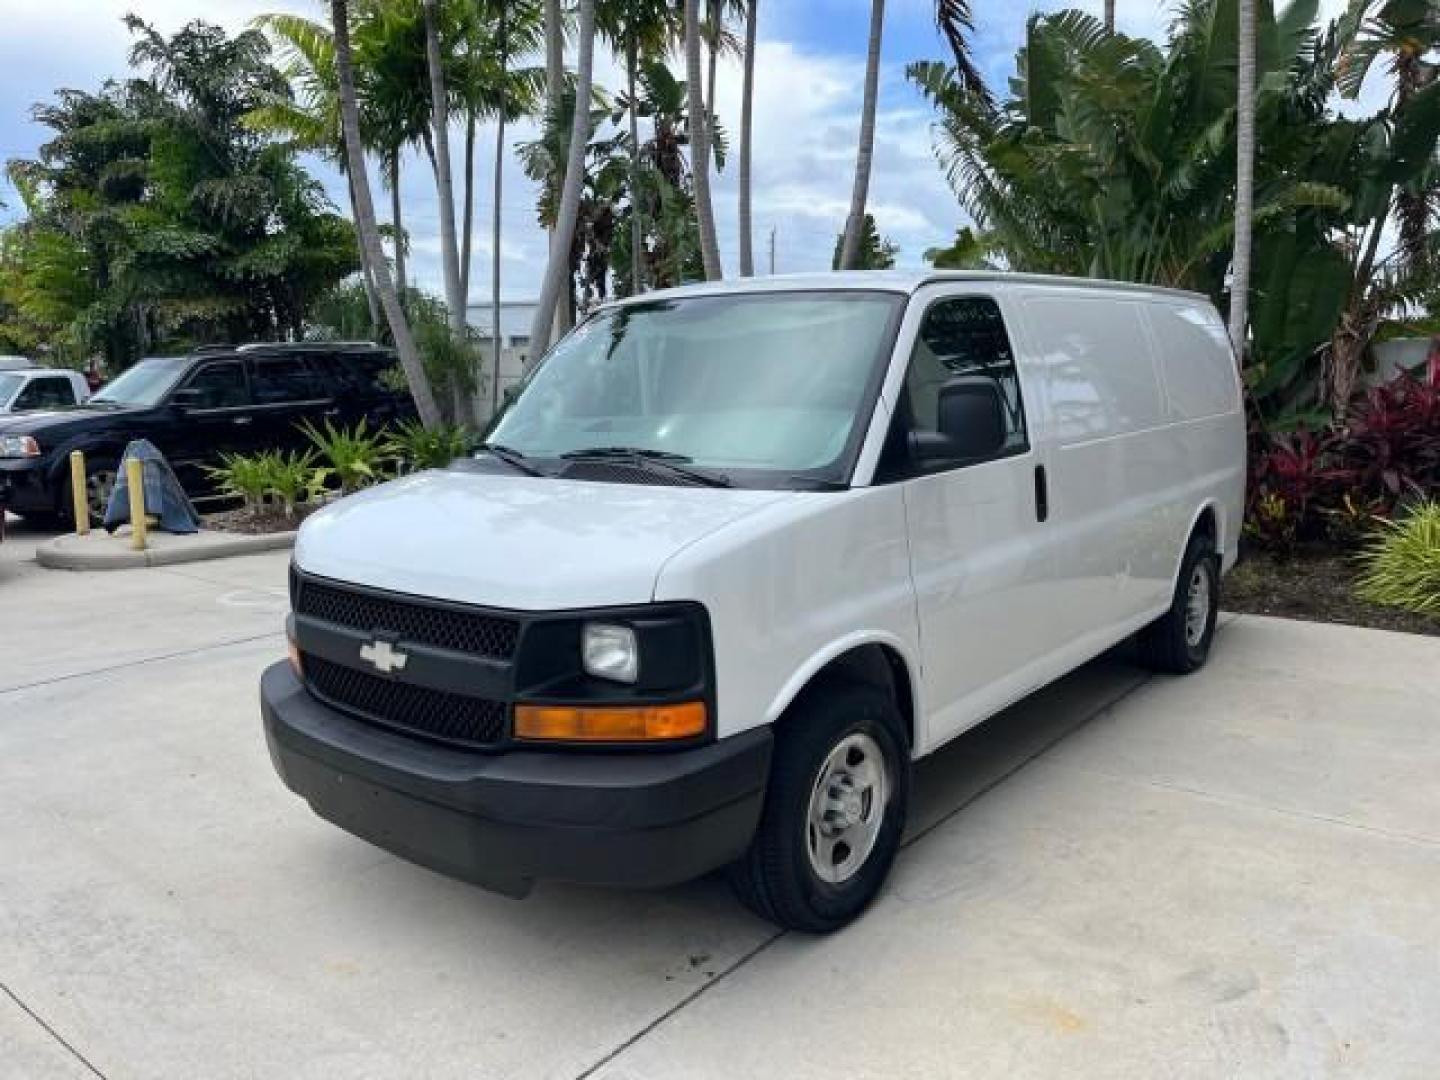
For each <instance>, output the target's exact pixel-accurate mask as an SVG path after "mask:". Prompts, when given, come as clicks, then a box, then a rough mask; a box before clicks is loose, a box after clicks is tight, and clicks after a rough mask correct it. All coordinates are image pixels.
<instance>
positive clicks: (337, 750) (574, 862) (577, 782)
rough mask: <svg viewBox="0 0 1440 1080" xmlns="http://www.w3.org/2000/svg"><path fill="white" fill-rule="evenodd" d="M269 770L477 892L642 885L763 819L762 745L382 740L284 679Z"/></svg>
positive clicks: (680, 875) (765, 770) (680, 871)
mask: <svg viewBox="0 0 1440 1080" xmlns="http://www.w3.org/2000/svg"><path fill="white" fill-rule="evenodd" d="M260 702H261V709H262V712H263V714H264V718H265V737H266V741H267V742H268V743H269V746H270V759H271V760H272V761H273V762H274V763H275V768H276V771H278V772H279V774H280V777H281V779H283V780H284V781H285V783H286V785H287V786H288V787H289V788H290V789H291V790H292V791H294V792H295V793H296V794H298V795H301V796H303V797H304V798H305V799H306V800H307V801H308V802H309V803H310V806H311V808H312V809H314V811H315V812H316V813H317V814H319V815H320V816H321V817H322V818H325V819H326V820H327V821H330V822H333V823H334V824H336V825H339V826H340V827H341V828H343V829H346V830H347V831H349V832H352V833H354V834H355V835H356V836H359V837H361V838H362V839H365V840H368V841H370V842H371V843H373V844H376V845H377V846H379V847H382V848H384V849H386V850H387V851H391V852H393V853H394V854H396V855H399V856H401V857H403V858H406V859H409V860H411V861H412V862H416V863H419V864H421V865H422V866H428V867H430V868H431V869H433V870H438V871H440V872H441V873H444V874H448V875H450V876H452V877H457V878H462V879H464V880H466V881H471V882H474V883H475V884H477V885H482V886H485V887H486V888H490V889H494V890H497V891H499V892H505V893H509V894H512V895H523V894H524V893H525V892H527V891H528V890H529V888H530V886H531V884H533V882H534V881H536V880H537V879H539V880H555V881H570V882H583V883H587V884H596V885H617V886H625V887H635V888H648V887H657V886H664V885H673V884H677V883H679V882H681V881H687V880H689V879H691V878H694V877H699V876H700V875H701V874H704V873H706V872H708V871H710V870H713V869H715V868H716V867H719V866H723V865H725V864H726V863H729V862H731V861H733V860H734V859H736V858H738V857H739V856H740V855H741V853H742V852H744V850H745V848H746V847H747V846H748V845H749V843H750V838H751V837H752V836H753V834H754V832H755V827H756V825H757V823H758V822H759V819H760V810H761V806H762V804H763V802H764V797H765V784H766V780H767V778H768V776H769V771H770V751H771V743H772V738H771V733H770V729H769V728H768V727H763V728H757V729H754V730H751V731H747V732H744V733H742V734H740V735H735V736H732V737H730V738H728V739H723V740H721V741H719V742H716V743H712V744H711V745H708V746H702V747H698V748H695V749H690V750H681V751H675V752H673V753H631V754H626V753H595V752H590V753H569V752H563V753H562V752H538V751H511V752H509V753H504V754H492V755H487V754H481V753H475V752H470V751H465V750H457V749H452V748H449V747H444V746H438V745H432V744H430V743H426V742H423V741H421V740H418V739H412V738H408V737H406V736H403V735H396V734H392V733H390V732H387V731H383V730H380V729H378V728H376V727H374V726H371V725H369V724H366V723H365V722H363V721H360V720H357V719H354V718H352V717H350V716H348V715H346V714H344V713H342V712H339V711H337V710H335V709H332V708H330V707H328V706H325V705H322V704H320V703H319V702H318V701H316V700H315V699H314V698H313V697H312V696H311V695H310V694H309V693H308V692H307V691H306V690H305V688H304V687H303V686H302V685H301V683H300V681H299V679H297V678H296V677H295V675H294V673H293V672H292V671H291V669H290V666H289V665H288V664H286V663H283V662H282V663H279V664H276V665H274V666H273V667H271V668H269V669H268V670H267V671H266V672H265V674H264V676H263V677H262V679H261V683H260Z"/></svg>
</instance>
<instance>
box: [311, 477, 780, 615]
mask: <svg viewBox="0 0 1440 1080" xmlns="http://www.w3.org/2000/svg"><path fill="white" fill-rule="evenodd" d="M793 497H794V493H793V492H786V491H752V490H741V489H732V488H708V487H661V486H651V485H636V484H606V483H597V482H591V481H578V480H552V479H547V478H542V477H529V476H522V475H519V474H516V475H514V476H506V475H490V474H486V473H476V472H463V471H451V470H435V471H430V472H423V473H419V474H417V475H415V476H411V477H407V478H405V479H403V480H396V481H393V482H392V483H389V484H383V485H381V486H379V487H376V488H371V489H370V490H368V491H364V492H361V493H360V494H358V495H352V496H351V497H349V498H347V499H344V500H342V501H340V502H338V503H336V504H335V505H334V506H331V507H327V508H326V509H325V510H323V511H321V512H320V513H318V514H316V515H314V516H313V517H311V518H310V519H309V520H307V521H306V522H305V524H304V526H303V527H302V528H301V530H300V536H299V538H298V540H297V542H296V545H295V562H296V565H297V566H298V567H299V568H300V569H301V570H303V571H305V572H306V573H309V574H317V575H319V576H321V577H327V578H333V579H335V580H339V581H347V582H352V583H354V584H357V585H368V586H371V587H374V588H379V589H389V590H393V591H395V592H401V593H409V594H412V595H416V596H429V597H435V598H437V599H444V600H453V601H457V602H459V603H466V604H476V605H480V606H485V607H500V608H511V609H514V610H519V611H556V610H563V609H566V608H582V607H605V606H611V605H623V604H642V603H648V602H649V601H650V600H651V599H652V598H653V596H654V593H655V581H656V578H657V577H658V575H659V573H660V570H661V568H662V567H663V566H664V565H665V563H666V561H668V560H669V559H670V557H671V556H673V555H674V554H675V553H676V552H677V551H680V550H681V549H682V548H684V547H686V546H688V545H689V544H692V543H694V542H695V541H697V540H699V539H700V538H702V537H704V536H707V535H709V534H710V533H713V532H715V531H716V530H718V529H722V528H724V527H725V526H726V525H728V524H730V523H731V522H733V521H737V520H739V519H740V518H742V517H745V516H747V515H748V514H752V513H754V512H756V511H758V510H760V509H761V508H763V507H765V506H769V505H770V504H772V503H775V502H778V501H780V500H782V499H786V498H793Z"/></svg>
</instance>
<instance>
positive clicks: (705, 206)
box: [685, 0, 725, 281]
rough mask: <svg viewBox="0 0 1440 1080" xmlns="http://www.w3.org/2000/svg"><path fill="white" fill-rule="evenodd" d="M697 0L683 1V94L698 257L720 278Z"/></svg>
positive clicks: (710, 274) (707, 276)
mask: <svg viewBox="0 0 1440 1080" xmlns="http://www.w3.org/2000/svg"><path fill="white" fill-rule="evenodd" d="M701 70H702V69H701V66H700V0H685V95H686V98H687V101H686V104H687V106H688V109H689V113H690V160H691V169H690V171H691V172H692V173H693V174H694V181H695V221H696V224H697V225H698V226H699V229H700V258H701V260H702V261H703V262H704V264H705V279H706V280H707V281H719V280H720V279H721V278H722V277H724V276H725V275H724V272H723V271H722V269H721V267H720V248H719V244H718V243H717V242H716V239H715V207H714V205H713V204H712V203H711V201H710V143H711V136H710V118H709V114H708V113H707V112H706V103H705V101H704V100H703V95H702V92H701V89H700V76H701Z"/></svg>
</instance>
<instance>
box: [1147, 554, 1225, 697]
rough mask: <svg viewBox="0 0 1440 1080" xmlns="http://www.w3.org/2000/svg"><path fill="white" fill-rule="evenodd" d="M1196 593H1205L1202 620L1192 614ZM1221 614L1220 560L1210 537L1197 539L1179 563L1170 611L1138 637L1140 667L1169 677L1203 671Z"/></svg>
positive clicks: (1196, 613)
mask: <svg viewBox="0 0 1440 1080" xmlns="http://www.w3.org/2000/svg"><path fill="white" fill-rule="evenodd" d="M1202 581H1203V585H1202V584H1200V583H1201V582H1202ZM1197 590H1203V593H1204V600H1203V603H1204V614H1203V617H1200V616H1199V612H1198V611H1197V612H1195V613H1192V611H1191V598H1192V596H1193V595H1195V593H1196V591H1197ZM1219 611H1220V557H1219V556H1218V555H1217V554H1216V553H1215V545H1214V544H1213V543H1212V542H1211V541H1210V539H1209V537H1206V536H1196V537H1193V538H1192V539H1191V540H1190V544H1189V546H1188V547H1186V549H1185V558H1184V559H1182V560H1181V562H1180V576H1179V578H1178V579H1177V580H1176V582H1175V596H1174V598H1173V599H1172V600H1171V602H1170V610H1169V611H1167V612H1166V613H1165V614H1164V615H1162V616H1160V618H1158V619H1156V620H1155V621H1154V622H1153V623H1151V624H1150V625H1149V626H1147V627H1145V629H1143V630H1141V631H1140V633H1139V634H1138V635H1137V636H1136V644H1137V645H1138V647H1139V652H1140V661H1141V663H1143V664H1144V665H1145V666H1146V667H1148V668H1150V669H1151V670H1153V671H1158V672H1162V673H1164V674H1168V675H1188V674H1190V672H1192V671H1195V670H1197V669H1198V668H1200V667H1203V666H1204V664H1205V661H1206V660H1207V659H1208V658H1209V656H1210V644H1211V642H1212V641H1214V639H1215V618H1216V615H1217V614H1218V613H1219Z"/></svg>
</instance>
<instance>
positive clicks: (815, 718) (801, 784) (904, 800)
mask: <svg viewBox="0 0 1440 1080" xmlns="http://www.w3.org/2000/svg"><path fill="white" fill-rule="evenodd" d="M902 730H903V729H902V720H901V717H900V714H899V711H898V710H897V709H896V708H895V703H894V702H893V701H892V700H891V698H890V696H889V695H888V694H885V693H883V692H882V691H880V690H877V689H876V688H874V687H872V686H867V685H865V684H862V683H854V682H848V681H846V682H838V681H837V682H834V683H831V684H828V685H823V686H819V687H816V688H814V689H812V690H810V691H807V692H806V694H805V696H804V697H803V698H802V699H801V700H800V701H799V702H797V703H796V704H795V706H793V707H792V709H791V711H790V713H789V714H787V716H786V718H785V719H784V720H783V721H782V723H781V724H780V726H779V727H778V728H777V730H776V745H775V757H774V761H773V764H772V766H771V776H770V786H769V789H768V791H767V792H766V796H765V810H764V812H763V814H762V816H761V820H760V827H759V830H758V831H757V833H756V835H755V839H754V841H753V843H752V844H751V846H750V850H749V851H748V852H746V854H745V855H744V857H743V858H741V860H740V861H739V862H738V863H736V864H735V865H734V866H733V867H732V868H731V880H732V883H733V884H734V886H735V889H736V892H737V893H738V894H739V896H740V898H741V900H743V901H744V902H745V903H746V904H747V905H748V906H749V907H750V908H752V909H753V910H754V911H755V912H756V913H758V914H759V915H761V916H763V917H764V918H766V919H769V920H770V921H772V922H775V923H778V924H779V925H781V926H783V927H786V928H787V929H792V930H805V931H810V932H816V933H818V932H824V931H828V930H835V929H837V928H839V927H841V926H844V925H845V924H846V923H848V922H849V921H850V920H851V919H853V918H855V917H856V916H857V915H859V914H860V913H861V912H862V911H864V910H865V908H866V907H867V906H868V905H869V904H870V902H871V901H872V900H873V899H874V898H875V895H876V893H878V892H879V891H880V886H881V885H882V884H883V883H884V881H885V877H886V875H887V874H888V873H889V872H890V866H891V864H892V863H893V862H894V860H895V855H896V852H897V851H898V850H899V847H900V835H901V833H902V831H903V830H904V827H905V814H906V810H907V808H908V805H909V798H910V759H909V753H908V751H907V750H906V747H905V743H904V739H903V737H902V735H901V731H902Z"/></svg>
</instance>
